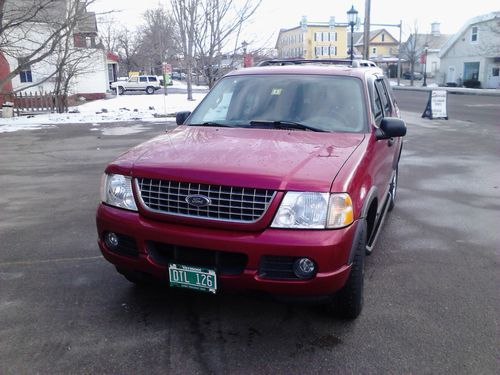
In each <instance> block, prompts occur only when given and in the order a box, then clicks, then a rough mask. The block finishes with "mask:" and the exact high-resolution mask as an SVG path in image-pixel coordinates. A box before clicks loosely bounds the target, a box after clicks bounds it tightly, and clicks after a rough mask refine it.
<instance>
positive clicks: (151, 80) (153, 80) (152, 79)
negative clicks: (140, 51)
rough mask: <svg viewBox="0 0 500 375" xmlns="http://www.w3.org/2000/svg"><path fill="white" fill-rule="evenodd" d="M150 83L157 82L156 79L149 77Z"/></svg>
mask: <svg viewBox="0 0 500 375" xmlns="http://www.w3.org/2000/svg"><path fill="white" fill-rule="evenodd" d="M148 80H149V82H157V79H156V77H148Z"/></svg>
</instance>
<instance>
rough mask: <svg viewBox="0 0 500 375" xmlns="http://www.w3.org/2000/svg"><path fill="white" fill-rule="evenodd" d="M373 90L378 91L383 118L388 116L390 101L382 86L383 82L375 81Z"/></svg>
mask: <svg viewBox="0 0 500 375" xmlns="http://www.w3.org/2000/svg"><path fill="white" fill-rule="evenodd" d="M375 88H376V89H377V91H378V94H379V97H380V100H381V104H382V110H383V112H384V116H390V115H391V100H390V99H389V94H388V93H387V89H386V88H385V86H384V83H383V81H382V80H381V79H380V80H376V81H375Z"/></svg>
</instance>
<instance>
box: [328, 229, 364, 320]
mask: <svg viewBox="0 0 500 375" xmlns="http://www.w3.org/2000/svg"><path fill="white" fill-rule="evenodd" d="M359 225H363V230H362V233H361V235H360V236H359V237H358V243H357V244H356V250H355V251H356V253H355V254H354V259H353V262H352V266H351V272H350V273H349V278H348V279H347V282H346V283H345V285H344V286H343V288H342V289H340V290H339V291H338V292H337V293H336V294H335V296H334V299H333V309H334V312H335V313H336V314H337V315H338V316H339V317H341V318H344V319H349V320H352V319H356V318H357V317H358V316H359V314H360V313H361V310H362V309H363V284H364V277H365V249H366V222H364V221H363V222H360V223H359Z"/></svg>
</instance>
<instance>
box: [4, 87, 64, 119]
mask: <svg viewBox="0 0 500 375" xmlns="http://www.w3.org/2000/svg"><path fill="white" fill-rule="evenodd" d="M4 101H10V102H12V103H14V112H15V113H16V115H17V116H19V115H22V114H29V113H41V112H57V111H58V109H59V110H60V111H62V112H66V111H67V110H68V100H67V97H65V96H64V95H55V94H53V93H47V92H46V93H39V92H35V93H34V94H33V93H32V92H30V93H22V92H20V93H15V94H11V95H8V96H7V97H6V98H4Z"/></svg>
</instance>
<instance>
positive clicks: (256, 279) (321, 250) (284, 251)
mask: <svg viewBox="0 0 500 375" xmlns="http://www.w3.org/2000/svg"><path fill="white" fill-rule="evenodd" d="M356 224H357V223H354V224H352V225H350V226H349V227H346V228H343V229H337V230H285V229H271V228H268V229H265V230H263V231H260V232H243V231H232V230H225V229H219V228H217V229H216V228H206V227H198V226H189V225H179V224H172V223H167V222H160V221H155V220H151V219H148V218H145V217H143V216H140V215H139V214H138V213H137V212H131V211H126V210H122V209H118V208H114V207H109V206H107V205H104V204H100V205H99V207H98V209H97V230H98V236H99V239H98V244H99V247H100V249H101V251H102V254H103V255H104V257H105V258H106V259H107V260H108V261H109V262H111V263H113V264H114V265H116V266H118V267H121V268H122V269H128V270H132V271H139V272H144V273H147V274H150V275H152V276H154V277H156V278H159V279H164V280H168V270H167V266H166V265H163V264H158V262H157V261H156V260H155V259H154V257H153V256H152V254H151V252H150V251H149V246H148V243H150V242H152V241H153V242H157V243H166V244H171V245H176V246H184V247H189V248H198V249H208V250H213V251H219V252H226V253H227V252H229V253H231V252H233V253H234V252H237V253H242V254H245V255H246V256H247V257H248V260H247V262H246V265H245V266H244V269H243V271H242V272H241V273H239V274H237V275H225V274H219V275H218V280H219V281H218V284H219V288H220V289H222V290H224V289H227V290H246V291H259V292H264V293H270V294H274V295H284V296H311V297H315V296H326V295H330V294H332V293H334V292H335V291H337V290H339V289H340V288H342V286H343V285H344V284H345V282H346V281H347V278H348V276H349V272H350V267H351V266H350V265H348V264H347V260H348V258H349V253H350V251H351V248H352V244H353V239H354V234H355V229H356ZM229 225H230V224H228V226H229ZM106 232H115V233H119V234H125V235H126V236H129V237H131V238H133V239H134V240H135V242H136V244H137V249H138V254H137V256H134V257H131V256H125V255H121V254H117V253H116V252H113V251H110V249H109V248H108V247H107V246H106V244H105V241H104V233H106ZM269 255H272V256H291V257H302V256H307V257H309V258H311V259H313V260H314V261H315V263H316V264H317V266H318V272H317V274H316V276H315V277H314V278H312V279H308V280H296V279H270V278H266V277H261V276H260V275H259V264H260V262H261V259H262V257H263V256H269ZM193 265H194V264H193Z"/></svg>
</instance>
